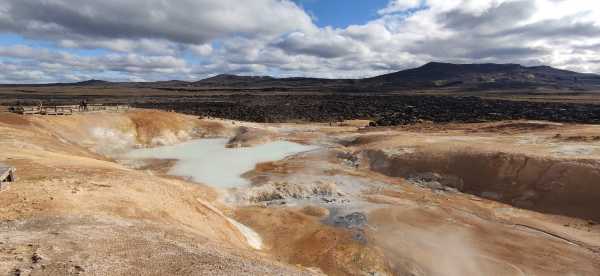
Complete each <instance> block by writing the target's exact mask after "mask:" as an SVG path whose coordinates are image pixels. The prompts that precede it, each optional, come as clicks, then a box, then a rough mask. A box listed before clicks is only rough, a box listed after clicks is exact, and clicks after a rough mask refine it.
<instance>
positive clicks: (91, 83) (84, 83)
mask: <svg viewBox="0 0 600 276" xmlns="http://www.w3.org/2000/svg"><path fill="white" fill-rule="evenodd" d="M111 84H112V82H109V81H103V80H94V79H92V80H86V81H80V82H75V83H70V84H69V85H74V86H103V85H111Z"/></svg>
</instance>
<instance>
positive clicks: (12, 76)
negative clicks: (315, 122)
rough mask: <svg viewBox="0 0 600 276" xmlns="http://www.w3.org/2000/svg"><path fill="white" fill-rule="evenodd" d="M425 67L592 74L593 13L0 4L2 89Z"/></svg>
mask: <svg viewBox="0 0 600 276" xmlns="http://www.w3.org/2000/svg"><path fill="white" fill-rule="evenodd" d="M430 61H439V62H453V63H487V62H492V63H519V64H523V65H542V64H543V65H550V66H554V67H557V68H561V69H568V70H574V71H579V72H589V73H600V1H591V0H244V1H239V0H169V1H166V0H102V1H98V0H0V83H51V82H77V81H83V80H88V79H103V80H110V81H156V80H172V79H179V80H188V81H193V80H199V79H203V78H206V77H209V76H213V75H216V74H221V73H228V74H240V75H271V76H279V77H287V76H308V77H326V78H361V77H369V76H375V75H379V74H384V73H389V72H393V71H398V70H403V69H407V68H412V67H417V66H420V65H422V64H425V63H427V62H430Z"/></svg>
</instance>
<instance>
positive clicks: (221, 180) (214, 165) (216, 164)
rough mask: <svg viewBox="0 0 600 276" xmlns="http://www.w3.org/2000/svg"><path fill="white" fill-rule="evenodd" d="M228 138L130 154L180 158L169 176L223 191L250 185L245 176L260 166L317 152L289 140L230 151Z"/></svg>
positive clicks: (134, 155) (138, 156) (313, 147)
mask: <svg viewBox="0 0 600 276" xmlns="http://www.w3.org/2000/svg"><path fill="white" fill-rule="evenodd" d="M227 142H228V139H200V140H192V141H189V142H186V143H182V144H177V145H173V146H164V147H157V148H148V149H137V150H133V151H131V152H129V153H128V154H127V156H126V157H127V158H133V159H149V158H153V159H176V160H178V161H177V163H176V164H175V166H174V167H173V168H171V170H170V171H169V174H171V175H175V176H183V177H190V178H191V179H192V180H193V181H196V182H200V183H204V184H207V185H211V186H214V187H219V188H233V187H240V186H246V185H249V184H250V183H249V181H248V180H246V179H244V178H242V177H241V175H242V174H244V173H246V172H248V171H251V170H253V169H254V168H255V166H256V164H258V163H263V162H272V161H277V160H281V159H284V158H286V157H288V156H291V155H294V154H298V153H301V152H305V151H310V150H314V149H316V148H317V147H316V146H306V145H301V144H296V143H292V142H288V141H276V142H270V143H266V144H263V145H259V146H255V147H251V148H226V147H225V146H226V145H227Z"/></svg>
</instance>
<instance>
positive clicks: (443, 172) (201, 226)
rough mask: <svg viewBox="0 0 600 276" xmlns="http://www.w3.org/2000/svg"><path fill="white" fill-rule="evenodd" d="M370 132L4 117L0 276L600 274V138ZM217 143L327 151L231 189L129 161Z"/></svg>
mask: <svg viewBox="0 0 600 276" xmlns="http://www.w3.org/2000/svg"><path fill="white" fill-rule="evenodd" d="M368 123H369V122H368V121H345V122H342V123H335V124H329V123H323V124H319V123H298V124H291V123H271V124H260V123H251V122H241V121H229V120H223V119H199V118H198V117H196V116H189V115H181V114H177V113H172V112H162V111H150V110H133V111H129V112H127V113H87V114H77V115H72V116H64V117H51V116H19V115H13V114H9V113H0V152H2V154H1V155H0V162H2V163H5V164H8V165H11V166H14V167H16V168H17V172H18V181H17V182H14V183H12V184H10V186H9V188H8V189H7V190H4V191H2V192H0V227H1V231H0V274H2V275H5V274H8V275H56V274H61V275H78V274H82V275H105V274H111V275H131V274H144V275H164V274H178V275H190V274H192V275H206V274H209V275H215V274H216V275H231V274H235V275H244V274H246V275H264V274H276V275H292V274H298V275H300V274H321V273H325V274H328V275H598V274H600V225H598V222H599V221H600V213H598V212H597V210H600V206H599V204H600V188H599V186H598V185H597V184H598V179H600V144H599V143H600V127H598V126H594V125H582V124H566V123H565V124H563V123H549V122H543V121H526V120H518V121H501V122H485V123H476V124H463V123H446V124H433V123H427V122H421V123H416V124H412V125H407V126H400V127H387V128H365V127H364V126H365V125H368ZM216 137H220V138H228V139H230V143H229V146H230V147H234V148H235V147H252V146H257V145H262V144H265V143H268V142H272V141H278V140H286V141H290V142H295V143H300V144H305V145H312V146H316V147H318V149H317V150H312V151H308V152H304V153H300V154H295V155H292V156H289V157H287V158H285V159H282V160H279V161H274V162H268V163H262V164H258V165H257V166H256V167H255V168H254V170H252V171H249V172H246V173H245V174H244V175H243V177H244V178H245V179H247V180H248V181H249V182H250V183H251V184H250V185H248V186H243V187H237V188H230V189H222V188H215V187H217V186H218V183H194V182H191V181H189V180H187V179H186V178H182V177H174V176H170V175H169V171H170V168H171V167H172V166H173V165H174V164H175V162H177V161H176V160H131V159H127V158H124V157H123V154H124V153H126V152H128V151H130V150H131V149H134V148H140V147H159V146H164V145H173V144H179V143H182V142H185V141H188V140H191V139H210V138H216ZM246 227H247V228H246ZM253 232H256V234H257V235H258V238H259V240H258V241H256V240H255V239H254V238H256V237H254V236H252V235H253ZM257 242H258V243H259V244H258V245H259V246H257V244H256V243H257Z"/></svg>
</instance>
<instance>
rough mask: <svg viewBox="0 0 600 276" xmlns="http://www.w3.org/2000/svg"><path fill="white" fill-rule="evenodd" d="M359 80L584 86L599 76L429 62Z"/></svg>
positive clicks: (400, 84) (414, 85)
mask: <svg viewBox="0 0 600 276" xmlns="http://www.w3.org/2000/svg"><path fill="white" fill-rule="evenodd" d="M363 82H364V83H367V84H370V86H374V87H387V88H397V87H406V88H436V87H438V88H439V87H461V88H471V89H494V88H498V89H518V88H535V87H547V88H570V89H585V88H593V87H597V86H599V85H600V76H599V75H593V74H582V73H577V72H572V71H566V70H560V69H556V68H552V67H550V66H532V67H526V66H521V65H518V64H493V63H487V64H451V63H439V62H431V63H428V64H425V65H423V66H421V67H419V68H415V69H409V70H404V71H400V72H396V73H391V74H386V75H381V76H377V77H374V78H368V79H364V80H363Z"/></svg>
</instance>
